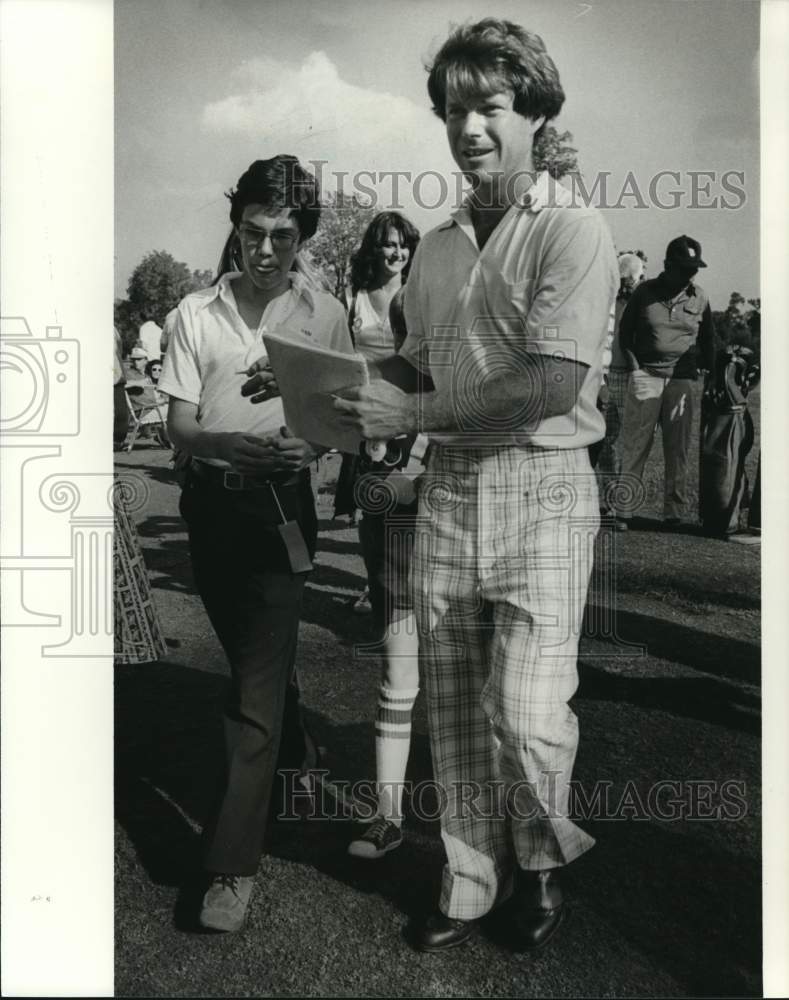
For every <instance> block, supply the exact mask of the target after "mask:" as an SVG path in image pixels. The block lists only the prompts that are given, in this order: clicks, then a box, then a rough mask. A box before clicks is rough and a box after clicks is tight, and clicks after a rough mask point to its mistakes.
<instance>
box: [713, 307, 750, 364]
mask: <svg viewBox="0 0 789 1000" xmlns="http://www.w3.org/2000/svg"><path fill="white" fill-rule="evenodd" d="M712 318H713V321H714V322H715V332H716V333H717V335H718V339H719V340H720V341H721V343H723V344H727V345H729V344H740V345H741V346H743V347H749V348H750V349H751V350H752V351H753V352H754V353H755V354H756V355H757V356H758V355H759V353H760V351H761V331H762V300H761V299H747V300H746V299H745V297H744V296H743V295H741V294H740V293H739V292H732V293H731V295H730V296H729V304H728V306H727V307H726V308H725V309H724V310H723V312H713V314H712Z"/></svg>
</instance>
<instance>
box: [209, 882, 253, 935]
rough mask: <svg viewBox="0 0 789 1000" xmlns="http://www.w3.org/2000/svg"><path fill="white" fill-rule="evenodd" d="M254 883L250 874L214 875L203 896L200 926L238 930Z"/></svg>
mask: <svg viewBox="0 0 789 1000" xmlns="http://www.w3.org/2000/svg"><path fill="white" fill-rule="evenodd" d="M254 884H255V879H254V878H253V877H252V876H251V875H214V876H213V878H212V879H211V885H210V886H209V887H208V892H206V894H205V896H203V905H202V907H201V909H200V925H201V927H205V928H207V929H208V930H211V931H237V930H240V929H241V927H242V926H243V924H244V918H245V916H246V913H247V904H248V903H249V897H250V894H251V893H252V886H253V885H254Z"/></svg>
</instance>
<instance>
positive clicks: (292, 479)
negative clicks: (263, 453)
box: [190, 460, 309, 493]
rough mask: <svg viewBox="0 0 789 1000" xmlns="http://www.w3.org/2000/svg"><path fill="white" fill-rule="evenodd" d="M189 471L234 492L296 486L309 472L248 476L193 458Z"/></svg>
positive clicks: (213, 484) (303, 470) (304, 470)
mask: <svg viewBox="0 0 789 1000" xmlns="http://www.w3.org/2000/svg"><path fill="white" fill-rule="evenodd" d="M190 468H191V471H192V472H193V473H194V474H195V476H196V477H197V479H200V480H202V481H203V482H207V483H211V485H212V486H220V487H223V488H224V489H226V490H232V491H233V492H234V493H235V492H238V491H240V490H262V489H268V488H269V487H271V486H297V485H298V484H299V483H301V482H304V481H306V479H307V477H308V475H309V472H308V470H307V469H302V470H301V472H297V473H295V475H288V474H287V473H283V474H282V475H281V476H272V477H270V478H268V479H264V478H263V477H262V476H248V475H246V473H243V472H234V471H233V470H232V469H220V468H219V467H218V466H216V465H209V464H208V463H207V462H200V461H197V460H193V461H192V464H191V466H190Z"/></svg>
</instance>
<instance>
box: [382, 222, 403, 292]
mask: <svg viewBox="0 0 789 1000" xmlns="http://www.w3.org/2000/svg"><path fill="white" fill-rule="evenodd" d="M410 257H411V251H410V249H409V248H408V245H407V244H406V243H405V241H404V240H403V237H402V236H401V235H400V233H399V231H398V230H397V229H395V227H394V226H390V227H389V231H388V233H387V234H386V237H385V240H384V242H383V243H380V244H379V245H378V247H377V248H376V278H377V279H378V281H380V282H381V283H382V284H385V283H386V282H387V281H389V280H390V279H392V278H394V277H396V276H397V275H400V274H402V273H403V271H404V270H405V268H406V267H407V266H408V261H409V259H410Z"/></svg>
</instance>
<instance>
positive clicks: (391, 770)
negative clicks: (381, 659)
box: [375, 684, 419, 826]
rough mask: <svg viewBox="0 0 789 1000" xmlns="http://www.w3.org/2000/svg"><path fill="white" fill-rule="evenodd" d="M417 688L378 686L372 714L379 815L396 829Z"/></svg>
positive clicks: (409, 746)
mask: <svg viewBox="0 0 789 1000" xmlns="http://www.w3.org/2000/svg"><path fill="white" fill-rule="evenodd" d="M418 694H419V688H399V689H398V688H390V687H387V686H386V685H385V684H382V685H381V690H380V692H379V695H378V710H377V711H376V713H375V764H376V769H377V774H378V814H379V816H384V817H385V818H386V819H388V820H391V822H393V823H396V824H397V825H398V826H400V824H401V823H402V821H403V813H402V806H403V783H404V782H405V768H406V764H407V763H408V752H409V750H410V749H411V710H412V709H413V707H414V702H415V701H416V696H417V695H418Z"/></svg>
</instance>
